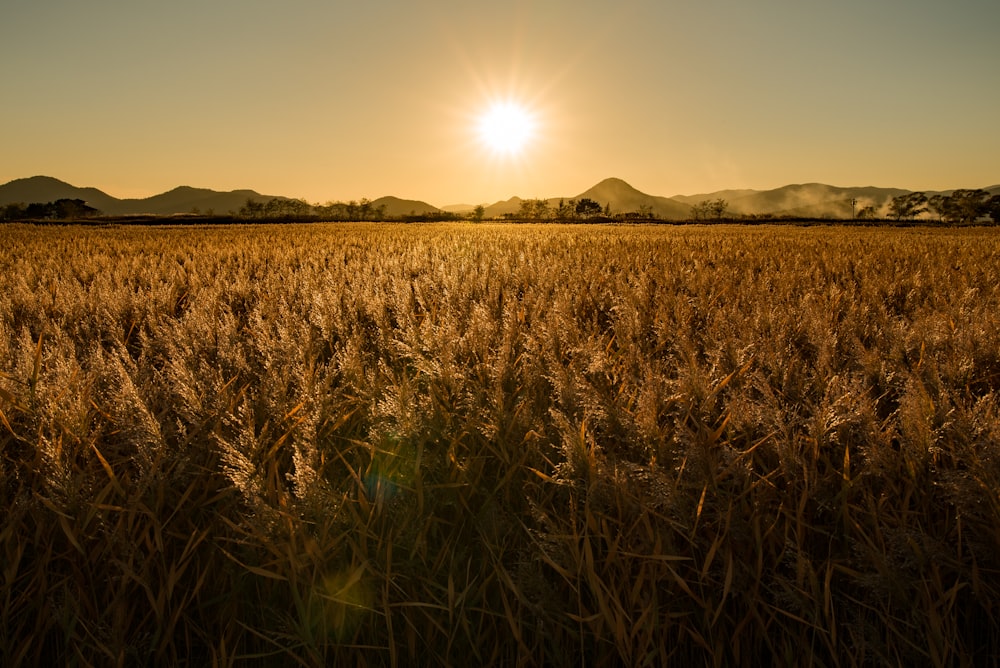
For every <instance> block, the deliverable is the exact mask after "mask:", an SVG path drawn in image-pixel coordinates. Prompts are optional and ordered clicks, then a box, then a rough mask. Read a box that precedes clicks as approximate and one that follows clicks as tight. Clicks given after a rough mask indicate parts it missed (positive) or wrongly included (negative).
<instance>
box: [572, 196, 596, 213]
mask: <svg viewBox="0 0 1000 668" xmlns="http://www.w3.org/2000/svg"><path fill="white" fill-rule="evenodd" d="M575 210H576V215H578V216H580V217H581V218H592V217H594V216H599V215H601V205H600V204H598V203H597V202H595V201H594V200H592V199H590V198H589V197H583V198H581V199H580V200H579V201H578V202H577V203H576V207H575Z"/></svg>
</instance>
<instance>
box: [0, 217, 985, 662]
mask: <svg viewBox="0 0 1000 668" xmlns="http://www.w3.org/2000/svg"><path fill="white" fill-rule="evenodd" d="M0 242H2V243H0V445H2V460H0V493H2V494H3V502H4V508H5V511H6V513H5V517H4V520H3V522H2V523H0V556H2V559H0V564H2V571H0V598H2V605H0V663H3V664H4V665H8V666H18V665H37V664H45V663H48V664H52V663H55V664H65V663H69V664H76V665H83V666H86V665H94V666H97V665H100V666H106V665H145V664H151V663H153V664H156V663H158V664H171V665H185V664H186V665H220V666H221V665H233V664H236V663H239V664H241V665H242V664H245V663H247V662H253V661H254V660H258V661H259V662H260V663H280V664H284V665H304V666H313V665H324V664H325V665H410V664H413V663H414V662H420V663H425V664H427V663H433V664H442V665H449V664H451V665H453V664H469V663H470V662H471V663H474V664H483V665H485V664H501V665H554V666H559V665H566V666H578V665H594V666H603V665H630V666H641V665H650V666H653V665H665V664H668V665H714V666H719V665H766V664H778V665H815V666H854V665H881V664H898V665H913V664H921V663H922V664H928V665H937V666H946V665H982V664H983V663H994V664H995V663H997V662H998V656H1000V625H998V619H997V616H998V615H1000V609H998V605H1000V496H998V490H1000V401H998V389H1000V318H998V314H1000V257H998V255H1000V240H998V239H997V238H996V237H995V234H994V232H993V231H992V230H976V229H971V230H970V229H966V230H958V231H954V230H953V231H948V230H938V231H928V230H872V229H865V230H855V229H837V228H823V229H815V228H814V229H804V230H803V229H795V228H789V227H781V228H766V227H762V228H736V227H732V228H727V227H687V228H671V229H664V228H627V227H599V228H564V227H556V226H546V227H531V226H515V227H504V226H485V225H484V226H461V225H453V226H449V225H436V226H425V227H416V226H414V227H406V226H390V225H343V226H319V225H316V226H273V227H272V226H266V227H265V226H261V227H227V228H202V229H168V228H164V229H133V228H104V229H85V228H75V227H67V228H49V227H46V228H33V227H27V226H13V225H8V226H4V227H2V228H0Z"/></svg>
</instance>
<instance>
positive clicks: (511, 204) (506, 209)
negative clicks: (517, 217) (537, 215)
mask: <svg viewBox="0 0 1000 668" xmlns="http://www.w3.org/2000/svg"><path fill="white" fill-rule="evenodd" d="M523 201H524V200H522V199H521V198H520V197H516V196H515V197H511V198H510V199H505V200H503V201H502V202H496V203H494V204H491V205H489V206H488V207H486V213H485V214H484V216H485V217H486V218H499V217H500V216H503V215H504V214H508V213H517V212H518V211H520V210H521V202H523Z"/></svg>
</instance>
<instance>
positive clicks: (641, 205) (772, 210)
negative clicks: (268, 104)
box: [0, 176, 1000, 220]
mask: <svg viewBox="0 0 1000 668" xmlns="http://www.w3.org/2000/svg"><path fill="white" fill-rule="evenodd" d="M986 190H988V191H989V192H990V193H991V194H994V195H996V194H1000V184H998V185H995V186H991V187H989V188H986ZM908 192H912V191H910V190H905V189H900V188H876V187H871V186H869V187H852V188H843V187H837V186H831V185H826V184H822V183H806V184H794V185H787V186H783V187H781V188H775V189H773V190H719V191H716V192H712V193H702V194H697V195H675V196H673V197H662V196H657V195H649V194H646V193H644V192H641V191H639V190H637V189H635V188H633V187H632V186H631V185H629V184H628V183H626V182H625V181H623V180H621V179H618V178H609V179H605V180H603V181H601V182H600V183H598V184H596V185H595V186H593V187H591V188H589V189H587V190H585V191H583V192H582V193H579V194H578V195H575V196H571V197H553V198H549V199H547V200H546V202H547V203H548V204H549V207H550V209H555V208H556V207H557V206H558V205H559V203H560V201H566V202H568V201H569V200H580V199H583V198H588V199H592V200H594V201H596V202H597V203H599V204H600V205H601V206H607V207H609V208H610V209H611V211H612V212H613V213H626V212H631V211H639V210H641V209H645V210H647V211H650V212H652V213H654V214H656V215H657V216H659V217H660V218H663V219H665V220H685V219H690V218H691V217H692V207H693V206H695V205H697V204H699V203H701V202H704V201H706V200H715V199H724V200H726V202H727V203H728V212H729V213H732V214H745V215H774V216H789V217H802V218H821V217H834V218H848V217H850V216H851V214H852V211H855V212H856V211H860V210H861V209H862V208H863V207H867V206H872V207H875V209H876V210H878V211H879V212H880V213H884V212H885V209H886V207H887V206H888V202H889V200H891V199H892V198H893V197H896V196H897V195H902V194H905V193H908ZM940 192H941V193H943V194H949V193H950V192H952V191H940ZM927 194H928V195H932V194H936V193H935V192H928V193H927ZM275 197H277V198H278V199H289V198H287V197H282V196H278V195H262V194H260V193H258V192H256V191H254V190H232V191H228V192H219V191H215V190H210V189H207V188H192V187H189V186H180V187H178V188H174V189H173V190H170V191H168V192H165V193H162V194H159V195H154V196H152V197H147V198H144V199H118V198H116V197H113V196H111V195H108V194H107V193H105V192H103V191H101V190H98V189H97V188H80V187H77V186H73V185H70V184H69V183H66V182H64V181H60V180H59V179H55V178H52V177H50V176H34V177H31V178H25V179H15V180H13V181H10V182H8V183H5V184H3V185H0V206H5V205H7V204H28V203H31V202H42V203H44V202H54V201H56V200H59V199H80V200H83V201H85V202H86V203H87V204H88V206H91V207H93V208H95V209H98V210H99V211H101V212H102V213H103V214H104V215H108V216H123V215H141V214H152V215H159V216H168V215H174V214H184V213H192V212H201V213H209V212H214V213H216V214H220V215H221V214H226V213H229V212H236V211H239V209H240V208H241V207H243V205H244V204H246V202H247V200H248V199H252V200H255V201H259V202H266V201H268V200H271V199H273V198H275ZM852 200H853V209H852ZM523 201H524V200H522V199H521V198H520V197H511V198H510V199H508V200H503V201H500V202H496V203H494V204H491V205H489V206H486V207H485V209H486V211H485V215H486V217H487V218H497V217H500V216H502V215H504V214H508V213H517V212H518V211H519V210H520V209H521V202H523ZM372 204H373V206H375V207H380V206H384V207H385V214H386V215H387V216H391V217H396V216H406V215H410V214H428V213H429V214H434V213H439V212H442V211H451V212H461V211H467V210H471V209H472V208H473V207H471V206H467V205H452V206H447V207H442V208H438V207H435V206H433V205H431V204H428V203H427V202H424V201H420V200H406V199H400V198H397V197H392V196H386V197H380V198H379V199H376V200H373V201H372Z"/></svg>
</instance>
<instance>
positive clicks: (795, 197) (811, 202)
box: [708, 183, 910, 218]
mask: <svg viewBox="0 0 1000 668" xmlns="http://www.w3.org/2000/svg"><path fill="white" fill-rule="evenodd" d="M907 192H910V191H908V190H902V189H899V188H875V187H871V186H867V187H853V188H841V187H838V186H829V185H826V184H823V183H804V184H793V185H787V186H783V187H781V188H775V189H774V190H764V191H750V193H749V194H744V195H742V196H740V195H736V196H733V197H728V198H727V197H725V196H723V195H719V194H712V195H710V196H708V198H716V197H719V196H722V197H723V199H726V201H728V202H729V211H730V212H731V213H740V214H748V215H759V214H773V215H776V216H795V217H804V218H824V217H831V218H850V217H851V212H852V204H851V201H852V200H854V202H855V203H854V205H853V206H854V211H860V210H861V209H862V208H864V207H867V206H874V207H875V208H876V209H877V210H879V211H884V209H885V207H886V206H887V205H888V203H889V200H890V199H892V198H893V197H896V196H897V195H902V194H905V193H907Z"/></svg>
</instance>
